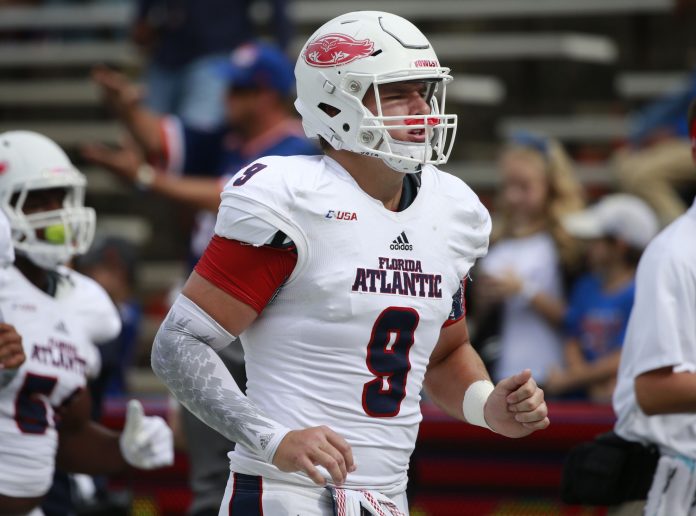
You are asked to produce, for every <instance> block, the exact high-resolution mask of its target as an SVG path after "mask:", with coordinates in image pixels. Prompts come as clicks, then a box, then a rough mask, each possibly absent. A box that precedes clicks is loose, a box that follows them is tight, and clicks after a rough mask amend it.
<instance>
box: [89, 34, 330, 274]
mask: <svg viewBox="0 0 696 516" xmlns="http://www.w3.org/2000/svg"><path fill="white" fill-rule="evenodd" d="M217 73H218V75H220V76H221V77H224V78H225V81H226V83H227V85H228V90H227V96H226V100H225V106H224V108H225V114H226V123H225V124H224V125H222V126H220V127H217V128H215V129H210V130H202V129H200V128H196V127H192V126H190V125H187V124H186V123H185V122H184V121H182V120H181V119H180V118H179V117H176V116H171V115H170V116H159V115H157V114H155V113H153V112H152V111H150V110H148V109H147V108H145V107H143V106H142V105H141V104H140V103H139V101H138V94H137V90H136V88H135V87H134V85H133V84H131V83H130V82H129V81H128V80H127V79H126V78H125V76H124V75H122V74H120V73H118V72H115V71H112V70H108V69H103V68H101V69H97V70H95V72H94V79H95V81H96V82H97V84H98V85H99V86H100V87H101V89H102V92H103V94H104V96H105V98H106V101H107V102H108V103H109V104H110V105H111V106H112V108H113V109H114V111H115V113H116V114H117V115H118V117H119V118H120V119H121V120H122V121H123V122H124V123H125V125H126V126H127V127H128V129H129V131H130V133H131V135H132V136H133V139H134V140H135V141H136V142H137V143H138V147H139V149H140V150H141V151H142V152H141V153H138V152H136V151H135V150H134V149H129V148H122V149H116V150H114V149H110V148H108V147H106V146H103V145H89V146H87V147H85V148H84V150H83V154H84V156H85V157H86V158H87V159H88V160H90V161H92V162H94V163H97V164H99V165H102V166H104V167H105V168H107V169H108V170H110V171H112V172H114V173H115V174H116V175H118V176H120V177H121V178H123V179H125V180H126V181H129V182H131V183H133V184H134V185H136V186H138V187H139V188H140V189H144V190H149V191H152V192H153V193H157V194H160V195H164V196H166V197H169V198H170V199H173V200H175V201H179V202H183V203H186V204H188V205H191V206H194V207H197V208H202V209H203V210H205V211H206V213H202V214H199V216H198V221H197V231H195V232H194V235H193V239H192V245H191V252H192V260H193V263H195V260H196V259H197V257H198V256H200V254H201V253H202V252H203V250H204V249H205V247H206V246H207V244H208V240H209V239H210V237H212V234H213V226H214V223H215V217H214V213H215V212H216V211H217V207H218V204H219V202H220V192H221V191H222V187H223V185H224V184H225V183H226V182H227V180H228V179H229V178H230V177H231V176H232V175H233V174H235V173H236V172H238V171H239V170H240V169H241V168H243V167H244V166H245V165H247V164H248V163H250V162H252V161H254V160H256V159H258V158H260V157H262V156H269V155H280V156H289V155H300V154H305V155H312V154H318V153H319V152H320V151H319V150H318V149H317V147H316V146H315V145H314V143H312V142H311V141H309V140H308V139H306V138H305V136H304V131H303V129H302V125H301V122H300V121H299V120H298V119H297V118H295V117H294V115H293V114H291V96H292V94H293V92H294V73H293V66H292V63H291V62H290V61H289V60H288V58H287V57H286V56H285V54H283V53H282V52H281V51H280V50H279V49H277V48H276V47H273V46H271V45H267V44H263V43H255V44H249V45H244V46H242V47H240V48H238V49H237V50H235V51H234V52H233V53H232V54H231V56H230V57H229V58H228V59H227V60H226V61H225V62H222V63H220V64H219V66H218V67H217ZM143 154H144V155H145V156H147V157H148V161H149V162H150V163H151V164H152V165H150V164H148V163H146V162H145V160H144V159H143V157H142V155H143ZM153 165H154V166H153Z"/></svg>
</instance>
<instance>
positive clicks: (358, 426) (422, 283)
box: [216, 156, 490, 494]
mask: <svg viewBox="0 0 696 516" xmlns="http://www.w3.org/2000/svg"><path fill="white" fill-rule="evenodd" d="M421 181H422V184H421V187H420V190H419V192H418V195H417V196H416V198H415V200H414V201H413V203H412V204H411V205H410V206H409V207H408V208H407V209H405V210H403V211H401V212H392V211H389V210H387V209H386V208H385V207H384V206H383V204H382V203H381V202H380V201H377V200H375V199H373V198H372V197H370V196H368V195H367V194H366V193H365V192H364V191H363V190H362V189H361V188H360V187H359V186H358V185H357V183H356V182H355V180H354V179H353V178H352V176H350V174H348V172H347V171H346V170H345V169H343V168H342V167H341V166H340V165H339V164H338V163H337V162H336V161H334V160H333V159H331V158H328V157H326V156H293V157H266V158H262V159H260V160H259V161H257V162H256V163H254V164H252V165H251V166H249V167H248V168H246V169H244V170H242V171H241V172H240V173H238V174H237V175H236V176H234V177H233V178H232V179H231V180H230V181H229V182H228V184H227V185H226V187H225V190H224V192H223V194H222V203H221V207H220V211H219V214H218V220H217V225H216V233H217V234H218V235H220V236H222V237H226V238H238V235H240V234H244V228H243V226H244V225H247V224H251V225H252V226H253V222H251V221H253V220H254V219H255V218H257V219H261V220H263V221H265V222H266V223H268V224H271V225H273V226H275V227H277V228H278V229H280V230H281V231H283V232H284V233H285V234H286V235H288V236H289V237H290V238H291V239H292V240H293V241H294V243H295V245H296V246H297V254H298V261H297V264H296V266H295V269H294V271H293V273H292V275H291V276H290V278H289V279H288V281H287V282H286V283H285V285H284V286H283V287H282V288H281V289H280V291H279V292H278V294H277V296H276V297H275V299H274V300H273V301H272V302H271V303H270V304H269V305H268V306H267V307H266V308H265V309H264V311H263V312H262V313H261V314H260V316H259V317H258V319H257V320H256V321H255V322H254V323H253V324H252V326H251V327H250V328H249V329H248V330H247V331H246V332H244V333H243V334H242V335H241V340H242V342H243V346H244V351H245V360H246V367H247V374H248V384H247V394H248V396H249V398H250V399H251V400H253V402H254V403H256V404H257V405H258V406H259V407H260V408H261V409H262V410H263V411H264V412H265V413H266V414H268V415H270V416H271V417H273V418H275V419H276V420H277V421H279V422H280V423H282V424H284V425H285V426H287V427H289V428H292V429H300V428H306V427H312V426H318V425H327V426H329V427H330V428H332V429H333V430H335V431H336V432H338V433H339V434H340V435H342V436H343V437H344V438H345V439H346V440H347V441H348V443H349V444H350V445H351V447H352V449H353V455H354V457H355V462H356V465H357V471H355V472H354V473H351V474H350V475H348V479H347V484H346V487H349V488H361V487H362V488H371V489H378V490H380V491H382V492H384V493H385V494H392V493H398V492H401V491H403V489H404V488H405V486H406V482H407V469H408V463H409V458H410V456H411V453H412V451H413V448H414V445H415V441H416V435H417V433H418V425H419V423H420V421H421V412H420V406H419V402H420V392H421V387H422V383H423V377H424V374H425V370H426V366H427V365H428V361H429V358H430V354H431V352H432V350H433V348H434V346H435V344H436V342H437V340H438V337H439V334H440V330H441V328H442V326H443V324H444V323H445V321H446V320H447V319H448V315H449V314H450V311H451V309H452V298H453V296H454V294H455V293H456V292H457V291H458V289H459V287H460V283H461V280H462V278H464V277H465V276H466V275H467V273H468V272H469V269H470V268H471V266H472V265H473V264H474V262H475V260H476V259H477V258H478V257H480V256H483V255H484V254H485V253H486V250H487V247H488V236H489V233H490V217H489V215H488V212H487V210H486V209H485V208H484V206H483V205H482V204H481V203H480V201H479V199H478V198H477V196H476V195H475V194H474V193H473V192H472V191H471V189H469V188H468V187H467V186H466V185H465V184H464V183H463V182H462V181H461V180H459V179H458V178H456V177H454V176H452V175H450V174H446V173H444V172H441V171H439V170H437V169H436V168H434V167H432V166H426V167H424V169H423V173H422V176H421ZM228 207H230V208H233V209H228ZM244 213H246V214H247V215H246V216H245V215H244ZM230 459H231V467H232V469H233V470H235V471H237V472H241V473H246V474H252V475H262V476H266V477H269V478H276V479H284V480H287V481H292V482H297V483H301V484H304V485H308V486H309V485H311V486H315V487H316V485H315V484H313V482H312V481H311V480H310V479H309V478H308V477H307V476H306V475H304V474H300V473H291V474H288V473H282V472H280V471H279V470H278V469H277V468H275V467H274V466H272V465H270V464H267V463H264V462H263V461H262V460H261V459H259V457H258V456H256V455H255V453H254V452H252V451H250V450H248V449H246V448H244V447H243V446H238V447H237V448H236V451H234V452H232V453H231V454H230ZM324 473H325V475H326V476H327V478H328V479H330V477H329V475H328V473H326V472H325V471H324Z"/></svg>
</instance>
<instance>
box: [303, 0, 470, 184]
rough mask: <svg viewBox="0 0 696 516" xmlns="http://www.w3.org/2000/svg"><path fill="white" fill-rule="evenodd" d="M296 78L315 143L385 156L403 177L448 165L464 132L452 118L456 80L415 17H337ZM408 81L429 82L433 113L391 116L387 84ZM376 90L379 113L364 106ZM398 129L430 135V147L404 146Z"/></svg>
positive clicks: (312, 43) (313, 43)
mask: <svg viewBox="0 0 696 516" xmlns="http://www.w3.org/2000/svg"><path fill="white" fill-rule="evenodd" d="M295 77H296V80H297V101H296V102H295V107H296V108H297V111H298V112H299V113H300V115H302V124H303V126H304V130H305V133H306V134H307V136H308V137H309V138H317V137H322V138H323V139H324V140H326V141H327V142H328V143H329V144H330V145H331V146H332V147H333V148H335V149H345V150H349V151H352V152H357V153H360V154H364V155H367V156H373V157H378V158H381V159H382V160H383V161H384V162H385V163H387V164H388V165H389V166H390V167H391V168H393V169H394V170H397V171H399V172H405V173H414V172H418V171H419V170H420V167H421V165H423V164H426V163H431V164H434V165H437V164H442V163H446V162H447V158H448V157H449V154H450V152H451V150H452V144H453V143H454V135H455V132H456V129H457V116H456V115H447V114H445V89H446V84H447V83H449V82H450V81H451V80H452V76H451V75H449V68H444V67H441V66H440V63H439V61H438V59H437V56H436V55H435V51H434V50H433V48H432V46H431V45H430V42H429V41H428V39H427V38H426V37H425V36H424V35H423V33H422V32H421V31H420V30H418V28H417V27H416V26H415V25H413V24H412V23H411V22H409V21H408V20H405V19H404V18H401V17H400V16H396V15H394V14H390V13H385V12H378V11H359V12H353V13H348V14H344V15H342V16H339V17H337V18H334V19H333V20H331V21H329V22H327V23H325V24H324V25H322V27H321V28H319V30H317V31H316V32H315V33H314V34H312V36H311V37H310V38H309V40H308V41H307V43H305V45H304V47H303V48H302V52H301V53H300V56H299V58H298V60H297V64H296V65H295ZM402 81H425V82H426V83H429V85H430V88H429V97H430V98H429V99H426V100H427V101H428V102H429V104H430V113H423V114H419V115H409V116H384V114H383V113H382V108H381V105H380V102H379V85H381V84H385V83H393V82H402ZM373 86H374V89H375V97H376V100H377V112H376V113H372V112H370V111H369V110H368V109H367V108H366V107H365V106H364V105H363V102H362V100H363V96H364V95H365V93H366V92H367V91H368V90H369V89H370V88H372V87H373ZM327 108H328V109H327ZM390 129H409V130H413V129H420V130H423V131H424V134H425V135H426V138H425V142H423V143H414V142H403V141H397V140H395V139H394V138H392V137H391V135H390V134H389V132H388V130H390Z"/></svg>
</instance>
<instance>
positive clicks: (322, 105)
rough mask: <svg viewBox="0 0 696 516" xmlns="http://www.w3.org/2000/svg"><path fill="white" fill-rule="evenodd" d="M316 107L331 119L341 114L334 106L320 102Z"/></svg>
mask: <svg viewBox="0 0 696 516" xmlns="http://www.w3.org/2000/svg"><path fill="white" fill-rule="evenodd" d="M317 107H318V108H319V109H321V110H322V111H323V112H324V113H326V114H327V115H329V116H330V117H331V118H333V117H335V116H336V115H338V114H339V113H340V112H341V110H340V109H338V108H337V107H336V106H332V105H330V104H327V103H325V102H320V103H319V104H317Z"/></svg>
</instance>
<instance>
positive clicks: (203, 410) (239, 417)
mask: <svg viewBox="0 0 696 516" xmlns="http://www.w3.org/2000/svg"><path fill="white" fill-rule="evenodd" d="M235 338H236V337H234V336H232V335H230V334H229V333H228V332H227V331H226V330H225V329H224V328H223V327H222V326H220V325H219V324H218V323H217V322H216V321H215V320H213V319H212V318H211V317H210V316H209V315H208V314H207V313H205V312H204V311H203V310H202V309H201V308H200V307H198V306H197V305H196V304H195V303H193V302H192V301H191V300H190V299H188V298H187V297H185V296H183V295H182V296H179V298H178V299H177V300H176V302H175V303H174V306H172V308H171V310H170V311H169V314H167V317H166V319H165V320H164V322H163V323H162V326H160V329H159V331H158V332H157V336H156V337H155V342H154V345H153V348H152V369H153V371H154V372H155V374H156V375H157V376H158V377H159V378H160V380H162V381H163V382H164V384H165V385H166V386H167V387H168V388H169V390H170V391H171V392H172V393H173V394H174V396H175V397H176V399H177V400H179V402H180V403H181V404H182V405H184V406H185V407H186V408H187V409H188V410H189V411H191V413H193V414H195V415H196V416H197V417H198V418H199V419H200V420H201V421H203V422H204V423H206V424H207V425H208V426H210V427H211V428H213V429H215V430H217V431H218V432H220V433H221V434H222V435H224V436H225V437H227V438H228V439H230V440H232V441H234V442H236V443H238V444H240V445H243V446H246V447H247V448H249V449H251V450H254V451H256V453H258V454H259V455H260V456H261V457H262V458H264V459H265V460H266V461H267V462H269V463H272V461H273V455H274V454H275V450H276V448H277V447H278V445H279V444H280V441H281V440H282V439H283V437H285V435H286V434H287V433H288V432H289V429H288V428H285V427H284V426H282V425H281V424H279V423H277V422H275V421H273V420H272V419H271V418H269V417H268V416H266V415H265V414H263V413H262V412H261V411H260V410H259V409H258V408H257V407H256V406H255V405H254V404H253V403H252V402H251V401H250V400H249V399H248V398H247V397H246V396H245V395H244V394H243V393H242V391H241V390H240V389H239V387H238V386H237V384H236V382H235V381H234V379H233V378H232V375H231V374H230V372H229V371H228V370H227V368H226V367H225V365H224V363H223V362H222V360H221V359H220V357H219V356H218V355H217V353H216V350H219V349H221V348H223V347H225V346H226V345H228V344H229V343H230V342H231V341H233V340H234V339H235Z"/></svg>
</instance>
